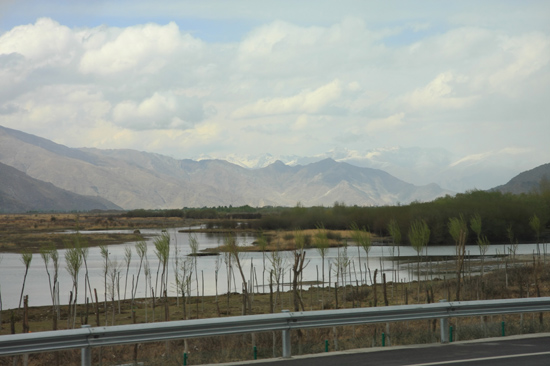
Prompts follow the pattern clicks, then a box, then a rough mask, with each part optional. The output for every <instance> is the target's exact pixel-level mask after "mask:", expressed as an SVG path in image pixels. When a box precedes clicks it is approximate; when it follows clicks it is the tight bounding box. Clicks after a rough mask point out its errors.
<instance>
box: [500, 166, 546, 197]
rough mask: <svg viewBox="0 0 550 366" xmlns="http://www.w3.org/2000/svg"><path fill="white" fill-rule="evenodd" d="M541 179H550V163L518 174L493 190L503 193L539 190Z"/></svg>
mask: <svg viewBox="0 0 550 366" xmlns="http://www.w3.org/2000/svg"><path fill="white" fill-rule="evenodd" d="M541 180H546V181H548V180H550V163H548V164H543V165H540V166H538V167H536V168H534V169H531V170H527V171H525V172H523V173H520V174H518V175H516V176H515V177H514V178H512V179H511V180H510V181H509V182H508V183H506V184H504V185H501V186H498V187H495V188H493V189H492V190H494V191H500V192H502V193H514V194H520V193H529V192H533V191H538V190H539V189H540V188H541V187H540V183H541Z"/></svg>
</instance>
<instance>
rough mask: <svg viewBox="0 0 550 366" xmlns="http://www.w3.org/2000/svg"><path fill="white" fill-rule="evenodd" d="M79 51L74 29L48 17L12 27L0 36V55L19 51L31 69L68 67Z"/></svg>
mask: <svg viewBox="0 0 550 366" xmlns="http://www.w3.org/2000/svg"><path fill="white" fill-rule="evenodd" d="M79 52H80V47H79V44H78V41H77V39H76V37H75V34H74V33H73V31H71V29H69V28H68V27H66V26H62V25H60V24H59V23H57V22H55V21H53V20H52V19H49V18H40V19H38V20H37V21H36V23H35V24H29V25H21V26H18V27H15V28H13V29H12V30H10V31H8V32H6V33H4V34H2V35H1V36H0V54H10V53H17V54H20V55H22V56H24V57H25V59H26V60H28V61H29V63H31V64H32V66H33V68H40V67H63V66H67V65H68V64H69V63H70V62H71V61H72V60H73V59H74V58H75V57H77V56H78V53H79Z"/></svg>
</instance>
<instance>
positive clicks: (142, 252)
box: [132, 240, 147, 301]
mask: <svg viewBox="0 0 550 366" xmlns="http://www.w3.org/2000/svg"><path fill="white" fill-rule="evenodd" d="M136 252H137V254H138V256H139V267H138V273H137V276H136V284H135V286H134V293H133V295H132V301H133V300H134V299H135V297H136V292H137V288H138V283H139V275H140V273H141V267H142V265H143V260H144V259H147V243H146V242H145V241H143V240H142V241H139V242H137V243H136ZM145 281H147V277H146V278H145ZM145 285H147V283H146V284H145ZM145 296H147V288H146V289H145Z"/></svg>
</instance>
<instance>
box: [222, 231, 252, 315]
mask: <svg viewBox="0 0 550 366" xmlns="http://www.w3.org/2000/svg"><path fill="white" fill-rule="evenodd" d="M225 246H226V248H227V250H228V251H229V253H230V254H231V256H232V257H233V259H234V260H235V264H236V265H237V269H238V270H239V273H240V275H241V280H242V288H243V296H244V300H245V305H244V306H243V315H246V311H247V308H248V311H249V312H251V311H252V303H251V301H250V296H249V294H248V288H247V287H248V286H247V281H246V277H245V276H244V272H243V267H242V265H241V250H240V248H239V244H238V243H237V239H236V238H235V235H233V234H228V235H226V236H225Z"/></svg>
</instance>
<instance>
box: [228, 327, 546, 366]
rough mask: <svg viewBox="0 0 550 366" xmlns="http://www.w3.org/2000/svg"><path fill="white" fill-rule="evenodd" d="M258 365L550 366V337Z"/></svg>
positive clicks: (374, 351) (366, 351) (384, 350)
mask: <svg viewBox="0 0 550 366" xmlns="http://www.w3.org/2000/svg"><path fill="white" fill-rule="evenodd" d="M237 364H238V365H242V364H249V365H254V366H277V365H285V366H286V365H288V366H307V365H315V366H328V365H340V366H368V365H384V366H436V365H452V366H473V365H482V366H497V365H498V366H512V365H513V366H516V365H522V366H527V365H529V366H543V365H544V366H548V365H550V334H548V333H545V334H543V335H540V334H539V335H527V336H516V337H506V338H502V339H501V338H492V339H484V340H477V341H467V342H456V343H450V344H445V345H442V344H434V345H427V346H425V345H423V346H406V347H386V348H370V349H361V350H352V351H344V352H332V353H323V354H317V355H307V356H295V357H292V358H291V359H272V360H263V361H262V360H258V361H250V362H246V363H243V362H240V363H231V364H226V365H237Z"/></svg>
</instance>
